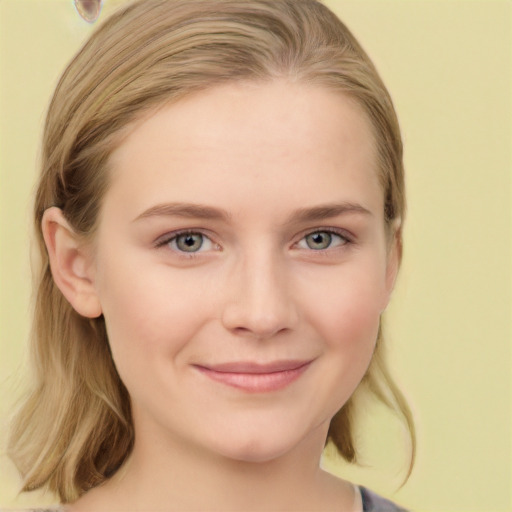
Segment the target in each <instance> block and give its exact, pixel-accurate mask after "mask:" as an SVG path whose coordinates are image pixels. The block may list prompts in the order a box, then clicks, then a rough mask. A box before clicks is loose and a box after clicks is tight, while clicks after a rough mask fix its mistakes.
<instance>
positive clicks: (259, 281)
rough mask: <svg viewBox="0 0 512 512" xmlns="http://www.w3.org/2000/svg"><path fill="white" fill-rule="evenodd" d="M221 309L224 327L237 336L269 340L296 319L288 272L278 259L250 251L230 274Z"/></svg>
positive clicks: (291, 324) (291, 327) (290, 326)
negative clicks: (248, 255) (225, 296)
mask: <svg viewBox="0 0 512 512" xmlns="http://www.w3.org/2000/svg"><path fill="white" fill-rule="evenodd" d="M228 281H229V286H228V290H229V291H228V294H227V298H226V301H225V304H224V309H223V312H222V323H223V325H224V327H225V328H226V329H228V330H230V331H232V332H234V333H236V334H237V335H242V336H249V337H253V338H256V339H268V338H271V337H273V336H275V335H276V334H278V333H280V332H284V331H287V330H290V329H293V328H294V326H295V325H296V322H297V320H298V314H297V308H296V304H295V302H294V300H293V297H292V296H291V295H292V294H291V290H290V283H289V278H288V272H287V269H286V268H285V265H283V263H282V262H280V261H279V258H276V257H275V256H274V257H272V256H271V255H267V254H261V253H260V254H259V255H257V254H252V255H251V256H250V257H248V258H245V259H244V260H243V261H240V262H239V263H238V264H237V268H236V269H235V270H234V271H233V272H232V273H231V275H230V277H229V280H228Z"/></svg>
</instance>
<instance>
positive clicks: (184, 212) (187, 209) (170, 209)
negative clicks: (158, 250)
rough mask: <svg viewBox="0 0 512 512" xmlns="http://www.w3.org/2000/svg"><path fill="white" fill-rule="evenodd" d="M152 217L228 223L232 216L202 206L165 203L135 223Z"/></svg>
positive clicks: (139, 217) (140, 217)
mask: <svg viewBox="0 0 512 512" xmlns="http://www.w3.org/2000/svg"><path fill="white" fill-rule="evenodd" d="M150 217H184V218H189V219H211V220H223V221H227V220H229V219H230V218H231V215H230V214H229V213H227V212H226V211H224V210H220V209H218V208H213V207H211V206H206V205H202V204H192V203H165V204H157V205H156V206H152V207H151V208H148V209H147V210H145V211H144V212H142V213H141V214H140V215H138V216H137V217H135V219H134V222H135V221H137V220H140V219H147V218H150Z"/></svg>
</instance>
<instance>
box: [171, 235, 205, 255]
mask: <svg viewBox="0 0 512 512" xmlns="http://www.w3.org/2000/svg"><path fill="white" fill-rule="evenodd" d="M176 245H177V246H178V248H179V249H181V250H182V251H186V252H195V251H198V250H199V249H200V248H201V246H202V245H203V236H202V235H200V234H197V235H195V234H188V235H181V236H179V237H178V238H177V240H176Z"/></svg>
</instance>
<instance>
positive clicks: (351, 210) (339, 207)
mask: <svg viewBox="0 0 512 512" xmlns="http://www.w3.org/2000/svg"><path fill="white" fill-rule="evenodd" d="M347 214H359V215H373V214H372V212H371V211H370V210H368V209H367V208H365V207H364V206H362V205H360V204H358V203H351V202H343V203H332V204H325V205H320V206H314V207H312V208H300V209H299V210H297V211H296V212H295V213H294V214H293V216H292V218H291V222H310V221H315V220H324V219H330V218H333V217H338V216H340V215H347Z"/></svg>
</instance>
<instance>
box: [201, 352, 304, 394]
mask: <svg viewBox="0 0 512 512" xmlns="http://www.w3.org/2000/svg"><path fill="white" fill-rule="evenodd" d="M312 362H313V361H312V360H306V361H305V360H301V361H299V360H287V361H275V362H272V363H267V364H259V363H254V362H245V361H240V362H232V363H222V364H216V365H211V366H203V365H194V366H195V368H196V369H197V370H199V371H200V372H201V373H202V374H203V375H205V376H206V377H208V378H210V379H211V380H213V381H216V382H220V383H221V384H225V385H227V386H231V387H234V388H237V389H240V390H243V391H245V392H247V393H269V392H272V391H279V390H281V389H284V388H286V387H288V386H289V385H290V384H291V383H292V382H294V381H295V380H297V379H298V378H299V377H300V376H301V375H302V374H303V373H304V372H305V371H306V370H307V369H308V368H309V366H310V365H311V363H312Z"/></svg>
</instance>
